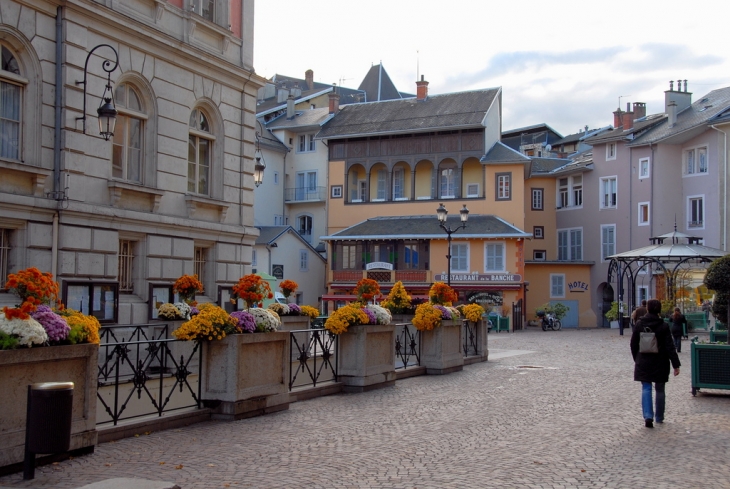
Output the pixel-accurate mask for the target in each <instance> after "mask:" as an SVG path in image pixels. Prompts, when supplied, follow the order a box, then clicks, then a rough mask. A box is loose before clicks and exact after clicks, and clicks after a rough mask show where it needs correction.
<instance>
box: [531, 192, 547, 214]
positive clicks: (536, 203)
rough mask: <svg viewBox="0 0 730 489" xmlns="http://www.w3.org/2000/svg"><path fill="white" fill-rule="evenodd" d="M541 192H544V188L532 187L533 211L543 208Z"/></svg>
mask: <svg viewBox="0 0 730 489" xmlns="http://www.w3.org/2000/svg"><path fill="white" fill-rule="evenodd" d="M543 193H544V189H541V188H533V189H532V210H533V211H541V210H543V202H544V199H543Z"/></svg>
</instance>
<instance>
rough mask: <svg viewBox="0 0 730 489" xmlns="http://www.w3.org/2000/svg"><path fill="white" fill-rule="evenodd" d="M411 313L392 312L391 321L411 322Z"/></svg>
mask: <svg viewBox="0 0 730 489" xmlns="http://www.w3.org/2000/svg"><path fill="white" fill-rule="evenodd" d="M413 317H414V316H413V314H393V321H392V322H393V323H409V324H410V323H411V322H412V321H413Z"/></svg>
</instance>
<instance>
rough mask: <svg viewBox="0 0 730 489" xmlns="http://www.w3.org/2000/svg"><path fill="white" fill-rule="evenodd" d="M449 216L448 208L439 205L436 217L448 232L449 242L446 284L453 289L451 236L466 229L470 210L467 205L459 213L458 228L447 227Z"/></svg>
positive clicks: (442, 227)
mask: <svg viewBox="0 0 730 489" xmlns="http://www.w3.org/2000/svg"><path fill="white" fill-rule="evenodd" d="M448 214H449V211H447V210H446V207H444V204H443V203H441V204H440V205H439V208H438V209H436V217H438V220H439V226H441V229H443V230H444V231H446V235H447V238H446V240H447V241H448V250H449V251H448V254H447V255H446V261H447V263H448V275H447V276H446V284H447V285H448V286H449V287H451V235H452V234H454V233H455V232H456V231H458V230H459V229H464V228H465V227H466V221H467V220H469V209H467V208H466V204H464V207H463V208H462V209H461V210H460V211H459V214H460V215H461V216H460V217H461V224H460V225H459V226H457V227H456V228H454V229H451V227H450V226H447V225H446V216H447V215H448Z"/></svg>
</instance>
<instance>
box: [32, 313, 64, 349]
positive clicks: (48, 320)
mask: <svg viewBox="0 0 730 489" xmlns="http://www.w3.org/2000/svg"><path fill="white" fill-rule="evenodd" d="M31 317H32V318H33V319H35V320H36V321H38V322H39V323H41V325H42V326H43V329H45V330H46V334H47V335H48V341H55V342H58V341H63V340H65V339H66V338H68V333H69V332H70V331H71V327H70V326H69V325H68V323H67V322H66V321H64V320H63V318H62V317H61V316H59V315H58V314H56V313H55V312H53V310H51V308H50V307H48V306H38V309H36V310H35V312H33V313H31Z"/></svg>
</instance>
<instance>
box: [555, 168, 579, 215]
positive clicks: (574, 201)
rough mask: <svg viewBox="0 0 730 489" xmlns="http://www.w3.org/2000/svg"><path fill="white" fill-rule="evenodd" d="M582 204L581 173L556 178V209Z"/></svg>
mask: <svg viewBox="0 0 730 489" xmlns="http://www.w3.org/2000/svg"><path fill="white" fill-rule="evenodd" d="M582 205H583V175H574V176H572V177H563V178H560V179H558V209H563V208H565V207H580V206H582Z"/></svg>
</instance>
